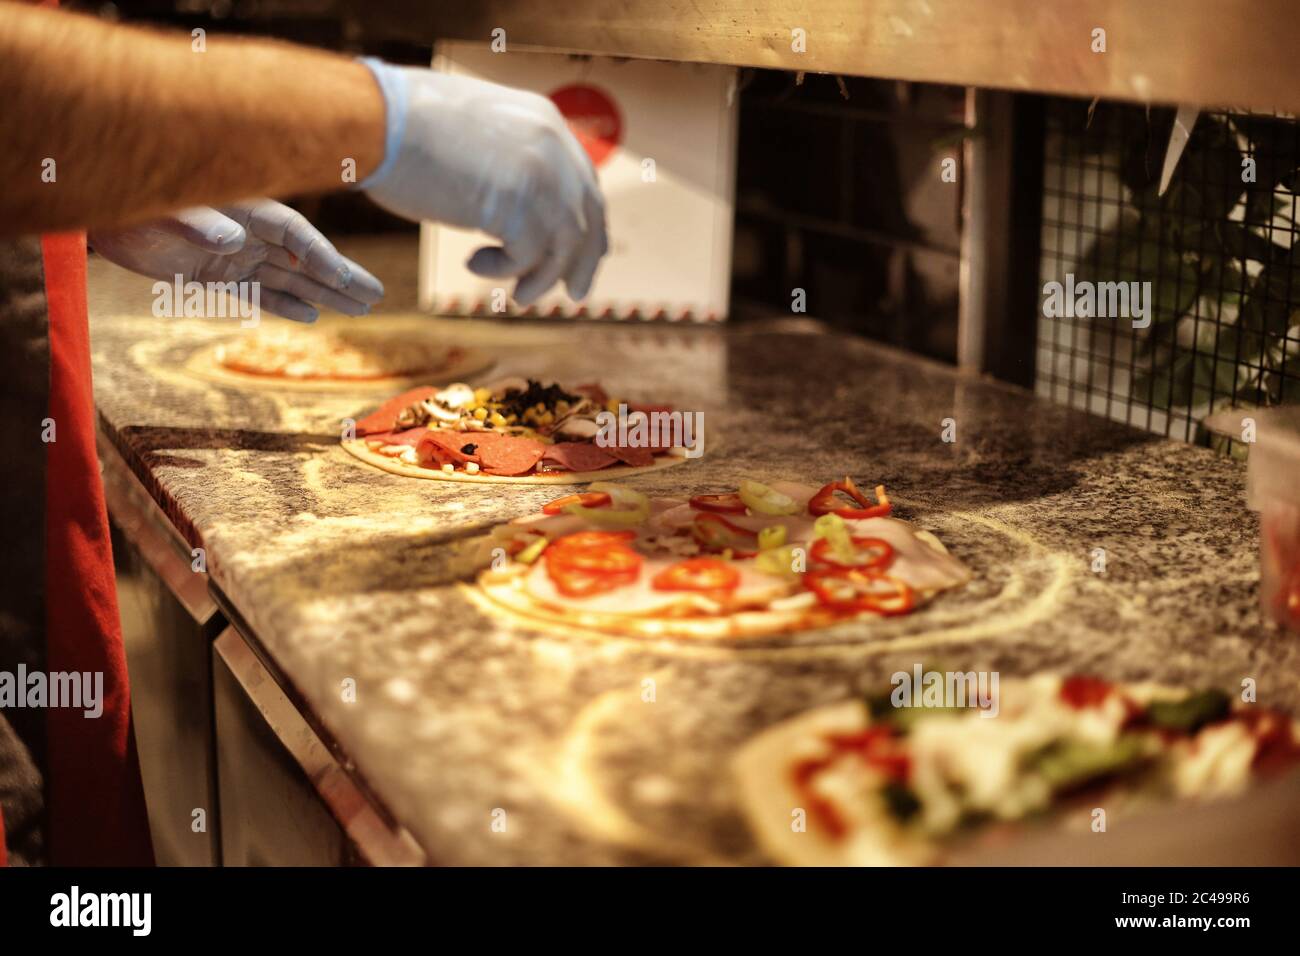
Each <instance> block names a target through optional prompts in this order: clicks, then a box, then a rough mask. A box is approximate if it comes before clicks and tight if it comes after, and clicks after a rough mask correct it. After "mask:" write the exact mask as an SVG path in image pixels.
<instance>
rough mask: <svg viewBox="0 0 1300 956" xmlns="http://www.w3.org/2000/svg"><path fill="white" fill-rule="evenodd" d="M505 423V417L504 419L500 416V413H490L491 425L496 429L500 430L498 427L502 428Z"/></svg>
mask: <svg viewBox="0 0 1300 956" xmlns="http://www.w3.org/2000/svg"><path fill="white" fill-rule="evenodd" d="M505 423H506V417H505V416H504V415H502V414H501V413H500V412H493V413H492V424H493V425H495V426H497V428H500V427H501V426H503V425H504V424H505Z"/></svg>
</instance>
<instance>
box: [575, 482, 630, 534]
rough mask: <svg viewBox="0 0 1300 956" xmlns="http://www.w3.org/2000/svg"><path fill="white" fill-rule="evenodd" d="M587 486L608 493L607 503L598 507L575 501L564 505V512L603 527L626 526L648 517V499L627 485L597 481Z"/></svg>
mask: <svg viewBox="0 0 1300 956" xmlns="http://www.w3.org/2000/svg"><path fill="white" fill-rule="evenodd" d="M588 487H589V488H590V489H591V490H592V491H603V492H605V494H607V495H609V504H608V505H602V506H600V507H599V508H586V507H584V506H583V505H581V504H578V503H577V502H575V503H574V504H571V505H566V506H565V508H564V512H565V514H571V515H578V516H579V517H581V518H583V519H585V520H587V521H590V522H591V523H592V524H594V525H599V526H601V527H604V528H628V527H632V526H635V525H639V524H643V523H644V522H645V521H646V519H648V518H649V517H650V499H649V498H647V497H646V496H645V495H643V494H641V492H639V491H637V490H635V489H633V488H629V487H627V485H619V484H615V483H614V482H612V481H597V482H593V483H592V484H590V485H588Z"/></svg>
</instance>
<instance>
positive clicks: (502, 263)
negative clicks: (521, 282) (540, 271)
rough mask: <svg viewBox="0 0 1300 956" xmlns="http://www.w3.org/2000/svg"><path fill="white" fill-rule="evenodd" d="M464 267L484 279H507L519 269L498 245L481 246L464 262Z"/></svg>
mask: <svg viewBox="0 0 1300 956" xmlns="http://www.w3.org/2000/svg"><path fill="white" fill-rule="evenodd" d="M465 268H466V269H468V270H469V271H470V272H472V273H474V274H475V275H476V276H481V277H482V278H484V279H508V278H510V277H511V276H513V275H515V274H516V273H517V272H518V271H519V269H518V267H517V266H516V265H515V264H514V261H513V260H511V258H510V257H509V256H508V255H506V251H505V249H503V248H501V247H500V246H483V247H481V248H479V249H475V250H474V254H473V255H471V256H470V257H469V259H468V260H467V261H466V263H465Z"/></svg>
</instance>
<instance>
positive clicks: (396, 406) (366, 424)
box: [357, 385, 438, 435]
mask: <svg viewBox="0 0 1300 956" xmlns="http://www.w3.org/2000/svg"><path fill="white" fill-rule="evenodd" d="M437 393H438V389H437V387H436V386H433V385H421V386H420V387H419V388H413V389H411V390H410V391H407V392H403V393H402V394H401V395H398V396H397V397H396V398H390V399H389V400H388V401H386V402H384V404H382V405H380V406H379V407H378V408H377V409H375V410H374V411H373V412H371V413H370V414H369V415H367V416H366V417H365V418H362V419H361V420H360V421H358V422H357V434H358V435H373V434H374V433H375V432H387V431H392V430H393V429H394V428H396V427H397V416H398V415H400V414H401V412H402V410H403V409H404V408H407V407H409V406H411V405H414V404H415V403H416V402H422V401H424V400H425V399H427V398H431V397H432V396H434V395H436V394H437Z"/></svg>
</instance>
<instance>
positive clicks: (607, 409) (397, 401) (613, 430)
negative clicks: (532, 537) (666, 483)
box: [343, 378, 703, 484]
mask: <svg viewBox="0 0 1300 956" xmlns="http://www.w3.org/2000/svg"><path fill="white" fill-rule="evenodd" d="M618 414H621V415H622V421H623V425H622V427H621V428H620V427H619V424H618V417H617V415H618ZM682 421H683V414H682V413H680V412H674V411H673V409H671V408H669V407H668V406H666V405H643V404H638V403H635V402H627V401H624V400H623V399H621V398H612V397H610V395H609V394H608V393H607V392H606V391H605V390H604V389H603V388H601V386H600V385H598V384H594V383H593V384H586V385H577V386H573V387H568V386H562V385H560V384H558V383H554V382H552V383H545V384H544V383H542V382H539V381H536V380H534V379H522V378H510V379H503V380H501V381H499V382H496V383H493V384H489V385H486V386H483V387H481V388H474V387H473V386H470V385H467V384H465V383H462V382H458V383H455V384H452V385H445V386H434V385H428V386H422V387H420V388H414V389H411V390H409V391H406V392H403V393H402V394H400V395H398V396H396V397H395V398H392V399H389V400H388V401H387V402H385V403H384V404H382V405H380V406H379V408H378V409H376V410H375V411H373V412H371V413H370V414H368V415H366V416H364V417H363V418H360V419H359V420H357V421H356V423H355V429H354V430H355V437H353V438H345V439H344V440H343V447H344V449H346V450H347V451H348V453H349V454H351V455H353V456H354V457H356V458H358V459H360V460H361V461H363V462H365V463H366V464H368V465H372V466H374V467H376V468H380V469H382V470H384V471H388V472H391V473H393V474H397V475H405V476H408V477H411V478H432V479H437V480H442V481H463V482H481V483H482V482H486V483H493V482H495V483H505V484H575V483H585V482H589V481H598V480H602V479H605V480H609V479H613V478H621V477H626V476H628V475H635V474H640V473H642V472H646V471H654V470H657V469H661V468H668V467H671V466H673V465H678V464H681V463H682V462H684V461H686V460H687V458H688V457H691V449H690V448H687V447H686V446H684V445H678V444H674V441H675V440H676V437H677V436H681V435H683V434H684V432H683V429H682V428H681V427H677V428H674V423H680V422H682ZM696 439H698V441H696ZM684 440H690V441H691V442H692V444H693V445H694V446H695V447H697V448H699V449H700V450H701V451H702V449H703V436H702V435H696V434H694V432H693V431H692V434H690V435H689V436H687V438H685V439H684Z"/></svg>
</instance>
